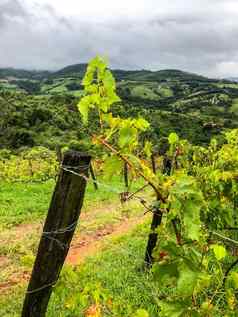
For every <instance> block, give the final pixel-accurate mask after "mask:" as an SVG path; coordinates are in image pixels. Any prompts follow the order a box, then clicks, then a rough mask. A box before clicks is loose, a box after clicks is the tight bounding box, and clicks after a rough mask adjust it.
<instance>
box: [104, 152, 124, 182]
mask: <svg viewBox="0 0 238 317" xmlns="http://www.w3.org/2000/svg"><path fill="white" fill-rule="evenodd" d="M122 166H123V163H122V161H121V160H120V159H119V158H118V157H117V156H114V155H113V156H109V157H107V158H106V160H105V162H104V170H105V178H111V177H112V176H113V175H115V174H118V173H120V172H121V170H122Z"/></svg>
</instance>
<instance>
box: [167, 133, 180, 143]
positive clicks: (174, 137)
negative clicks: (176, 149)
mask: <svg viewBox="0 0 238 317" xmlns="http://www.w3.org/2000/svg"><path fill="white" fill-rule="evenodd" d="M178 140H179V137H178V135H177V134H176V133H174V132H172V133H170V135H169V137H168V141H169V144H171V145H172V144H176V143H177V142H178Z"/></svg>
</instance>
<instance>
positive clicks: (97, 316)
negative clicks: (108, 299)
mask: <svg viewBox="0 0 238 317" xmlns="http://www.w3.org/2000/svg"><path fill="white" fill-rule="evenodd" d="M101 316H102V315H101V308H100V305H98V304H93V305H91V306H90V307H89V308H88V309H87V310H86V312H85V317H101Z"/></svg>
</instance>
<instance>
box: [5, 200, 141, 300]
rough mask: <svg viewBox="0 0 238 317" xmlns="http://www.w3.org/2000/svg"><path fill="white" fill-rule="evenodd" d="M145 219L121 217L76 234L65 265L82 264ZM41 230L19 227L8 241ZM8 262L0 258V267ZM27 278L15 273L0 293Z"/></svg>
mask: <svg viewBox="0 0 238 317" xmlns="http://www.w3.org/2000/svg"><path fill="white" fill-rule="evenodd" d="M111 208H112V206H107V207H106V206H104V212H105V213H108V212H110V210H111ZM115 208H116V207H115V205H114V209H115ZM98 212H100V210H97V211H94V213H93V214H94V215H95V213H98ZM87 217H90V218H91V217H92V214H91V215H90V214H88V213H87V214H85V215H84V216H83V218H87ZM145 219H146V218H145V216H143V214H142V215H141V214H139V215H138V216H131V217H130V218H127V217H123V218H122V219H121V220H120V221H118V222H117V223H114V224H112V223H108V224H104V225H103V226H102V227H100V228H98V229H97V230H95V231H93V232H88V233H87V232H86V233H84V232H83V231H82V233H81V234H80V233H76V234H75V237H74V239H73V241H72V243H71V247H70V250H69V253H68V256H67V258H66V263H67V264H70V265H73V266H74V265H78V264H80V263H82V262H83V261H84V260H85V259H86V258H87V257H88V256H92V255H94V254H96V253H98V252H99V251H100V250H102V249H103V247H104V246H105V242H106V241H108V240H110V239H113V238H116V237H120V236H122V235H124V234H126V233H127V232H130V231H132V230H133V229H134V228H135V227H136V226H137V225H138V224H141V223H143V222H144V221H145ZM41 228H42V225H40V224H34V225H29V226H28V225H21V226H19V227H17V228H15V229H14V230H13V232H12V233H13V236H11V238H10V239H9V240H10V241H11V242H12V240H15V239H17V238H19V236H21V237H22V236H24V237H25V235H26V234H27V232H28V233H29V232H32V230H36V231H37V232H38V235H39V234H40V231H41ZM26 229H28V230H26ZM0 240H1V239H0ZM10 241H8V242H10ZM8 262H9V259H8V257H5V256H2V257H0V267H3V266H5V265H8V264H7V263H8ZM29 278H30V272H29V271H23V272H22V271H21V272H19V271H15V272H14V273H13V274H12V275H11V276H10V277H9V278H8V279H7V280H6V281H4V282H3V283H0V292H1V293H2V294H3V293H6V292H8V291H9V290H10V289H12V287H14V286H16V285H19V284H25V283H27V282H28V280H29Z"/></svg>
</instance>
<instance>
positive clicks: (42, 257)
mask: <svg viewBox="0 0 238 317" xmlns="http://www.w3.org/2000/svg"><path fill="white" fill-rule="evenodd" d="M90 160H91V157H90V156H89V155H86V154H82V153H79V152H75V151H69V152H66V153H65V155H64V159H63V163H62V167H61V170H60V173H59V176H58V180H57V183H56V187H55V190H54V194H53V197H52V200H51V204H50V207H49V211H48V215H47V218H46V221H45V225H44V228H43V233H42V236H41V240H40V244H39V248H38V253H37V256H36V260H35V264H34V268H33V271H32V275H31V279H30V282H29V285H28V290H27V292H26V296H25V301H24V305H23V310H22V317H44V316H45V314H46V311H47V306H48V302H49V299H50V296H51V293H52V287H53V286H54V285H55V284H56V282H57V280H58V278H59V274H60V271H61V269H62V266H63V264H64V261H65V258H66V256H67V253H68V250H69V246H70V243H71V240H72V237H73V234H74V231H75V228H76V225H77V221H78V218H79V215H80V211H81V207H82V204H83V198H84V193H85V188H86V179H87V177H88V170H89V165H90ZM78 174H80V175H78Z"/></svg>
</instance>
